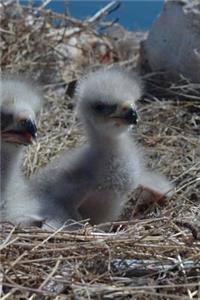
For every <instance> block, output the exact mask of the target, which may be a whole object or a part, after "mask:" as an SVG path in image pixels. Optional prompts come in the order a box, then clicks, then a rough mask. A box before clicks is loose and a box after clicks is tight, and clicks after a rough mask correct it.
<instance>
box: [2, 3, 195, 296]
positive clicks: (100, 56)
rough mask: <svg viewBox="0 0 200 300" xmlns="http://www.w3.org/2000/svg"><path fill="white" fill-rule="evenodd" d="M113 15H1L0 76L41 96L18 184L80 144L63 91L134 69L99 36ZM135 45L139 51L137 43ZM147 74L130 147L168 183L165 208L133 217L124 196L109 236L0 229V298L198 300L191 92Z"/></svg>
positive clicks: (16, 10) (23, 10)
mask: <svg viewBox="0 0 200 300" xmlns="http://www.w3.org/2000/svg"><path fill="white" fill-rule="evenodd" d="M114 6H115V4H114V3H113V4H112V6H110V7H108V10H107V9H106V10H105V11H104V12H103V14H102V12H101V13H99V12H97V14H96V15H95V16H93V17H91V18H89V22H88V20H84V21H81V22H80V21H79V20H75V19H74V18H72V17H71V16H69V15H67V14H57V13H54V12H51V11H49V10H45V9H44V7H40V8H38V9H36V8H33V7H31V6H29V8H27V7H24V6H22V5H18V4H16V3H15V1H7V3H6V2H4V6H1V36H2V39H1V48H2V53H1V66H2V70H3V71H4V72H11V73H30V74H32V77H33V78H34V79H36V80H38V81H39V82H41V85H42V87H43V89H44V98H45V102H44V107H43V110H42V112H41V114H40V116H39V122H38V127H39V139H38V143H37V144H35V145H33V146H31V147H29V148H28V149H27V150H26V156H25V161H24V170H25V173H26V175H27V176H29V175H31V174H33V173H34V172H35V171H37V170H38V169H39V168H40V167H42V166H44V165H45V164H47V163H48V161H49V160H50V159H53V158H54V157H55V156H56V155H58V154H59V152H60V151H62V150H63V149H66V148H73V147H75V146H77V145H79V144H81V143H83V142H84V140H85V138H84V133H83V130H82V127H81V125H80V124H78V122H77V120H76V119H75V117H74V114H73V111H74V106H75V103H74V102H73V99H71V98H70V97H69V96H67V93H66V91H67V87H68V83H69V82H71V81H72V80H74V79H77V78H79V77H80V75H81V74H82V73H84V72H85V70H87V69H89V68H93V67H95V68H96V67H98V66H99V65H102V63H106V64H113V63H118V64H122V65H125V66H128V67H133V66H135V63H136V62H137V54H135V56H134V57H133V58H132V59H131V60H130V58H129V57H128V58H127V60H125V58H124V56H123V59H124V60H122V56H121V54H120V51H118V48H117V40H116V39H114V38H113V37H112V36H108V35H107V34H106V32H105V34H104V35H99V34H98V31H97V29H98V28H100V27H102V26H104V27H105V26H107V27H110V26H112V22H110V23H105V22H104V21H103V20H102V17H103V15H104V14H106V13H108V11H109V10H112V8H113V7H114ZM72 37H73V40H72V39H71V38H72ZM90 41H92V42H91V43H90ZM72 42H73V43H74V44H73V45H72ZM120 42H121V41H120ZM69 43H71V47H72V46H73V50H74V51H71V52H70V49H69V47H68V48H66V45H68V44H69ZM74 45H75V46H74ZM134 45H135V47H136V49H138V42H137V40H134ZM131 47H133V45H131ZM131 49H132V48H131ZM75 50H77V51H75ZM135 52H136V53H138V50H137V51H135ZM154 75H155V74H150V75H148V76H146V77H148V78H146V79H147V80H148V86H147V91H146V95H145V97H144V99H143V101H141V102H140V103H138V107H139V112H140V118H141V121H140V123H139V126H138V129H137V132H136V133H134V138H136V139H137V140H139V141H140V143H142V144H143V145H144V147H145V150H146V152H147V157H149V158H150V159H147V161H148V163H149V165H150V166H151V167H152V168H155V169H157V170H160V171H161V172H162V173H164V174H166V175H167V176H169V177H170V178H171V179H172V180H173V181H174V183H175V184H176V189H175V190H174V194H173V196H172V197H171V199H169V201H168V202H167V203H166V204H165V205H164V206H163V207H159V206H158V205H151V206H150V207H148V208H147V209H146V210H145V211H144V212H143V213H142V214H141V215H137V214H136V215H135V200H134V197H130V201H129V202H128V204H127V206H126V208H125V210H124V213H123V215H122V217H121V218H120V221H118V222H115V223H113V224H107V225H108V227H109V228H110V230H108V232H104V231H103V229H102V227H101V225H99V226H97V227H94V228H92V227H91V226H90V225H89V224H87V223H86V225H85V226H84V229H82V230H80V231H77V232H68V231H67V228H65V230H63V231H61V230H58V231H56V232H53V233H52V232H47V231H42V230H41V229H38V228H24V229H20V228H17V227H14V226H12V225H11V224H2V244H1V248H0V249H1V277H0V280H1V281H2V295H1V299H31V300H32V299H60V300H61V299H62V300H63V299H140V300H143V299H150V300H151V299H152V300H154V299H199V298H200V271H199V270H200V234H199V232H200V198H199V190H200V162H199V157H200V139H199V134H200V128H199V125H200V114H199V111H200V102H199V98H200V95H199V85H194V84H191V83H189V82H184V84H183V83H182V82H181V83H177V84H172V83H166V82H163V80H162V78H161V79H160V77H159V79H158V77H155V76H154ZM157 75H158V74H157Z"/></svg>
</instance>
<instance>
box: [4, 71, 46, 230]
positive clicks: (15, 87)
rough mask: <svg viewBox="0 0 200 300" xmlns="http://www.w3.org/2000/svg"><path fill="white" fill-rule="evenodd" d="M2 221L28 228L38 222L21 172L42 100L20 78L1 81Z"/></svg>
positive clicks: (35, 205)
mask: <svg viewBox="0 0 200 300" xmlns="http://www.w3.org/2000/svg"><path fill="white" fill-rule="evenodd" d="M0 91H1V93H0V114H1V119H0V122H1V149H0V152H1V164H0V172H1V203H0V209H1V220H2V221H8V222H11V223H14V224H22V225H29V224H32V223H33V222H38V221H39V217H38V213H37V201H36V199H35V196H34V195H33V194H31V190H30V188H29V184H28V181H27V180H26V179H25V177H24V175H23V172H22V169H21V168H22V163H23V155H24V151H23V150H24V146H27V145H30V144H31V143H32V142H33V140H35V139H36V136H37V127H36V113H37V112H38V111H39V110H40V107H41V103H42V97H41V95H40V93H39V92H38V91H36V88H35V87H33V86H32V85H31V84H30V83H28V82H26V81H25V80H24V79H22V78H20V77H19V76H11V75H10V76H9V75H5V76H3V75H2V76H1V78H0Z"/></svg>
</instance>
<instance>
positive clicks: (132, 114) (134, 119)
mask: <svg viewBox="0 0 200 300" xmlns="http://www.w3.org/2000/svg"><path fill="white" fill-rule="evenodd" d="M125 119H126V121H127V122H128V124H133V125H136V124H137V123H138V114H137V112H136V111H135V110H134V109H132V108H131V109H129V110H128V111H127V112H126V114H125Z"/></svg>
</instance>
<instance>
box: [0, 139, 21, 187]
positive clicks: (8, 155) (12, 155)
mask: <svg viewBox="0 0 200 300" xmlns="http://www.w3.org/2000/svg"><path fill="white" fill-rule="evenodd" d="M21 150H22V147H21V146H20V145H16V144H11V143H6V142H4V141H1V167H0V169H1V191H4V189H5V186H6V184H7V182H8V179H9V178H10V174H11V172H12V171H13V169H15V167H16V165H17V164H19V161H20V155H21V153H22V151H21Z"/></svg>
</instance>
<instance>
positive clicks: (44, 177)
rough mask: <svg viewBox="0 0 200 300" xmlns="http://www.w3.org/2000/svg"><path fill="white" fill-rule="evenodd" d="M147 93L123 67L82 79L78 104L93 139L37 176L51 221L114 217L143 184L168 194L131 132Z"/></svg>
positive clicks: (36, 185) (94, 220) (36, 187)
mask: <svg viewBox="0 0 200 300" xmlns="http://www.w3.org/2000/svg"><path fill="white" fill-rule="evenodd" d="M141 95H142V88H141V83H140V79H139V78H138V77H137V75H136V74H133V73H132V74H130V73H129V72H128V71H124V70H121V69H117V68H112V69H101V70H98V71H96V72H94V73H90V74H88V75H87V76H86V77H85V78H83V79H82V80H81V81H80V83H79V84H78V87H77V90H76V98H77V101H78V105H77V109H78V114H79V117H80V119H81V120H82V122H83V124H84V127H85V130H86V134H87V144H86V145H84V146H83V147H82V148H81V149H79V150H75V151H71V152H65V153H63V154H62V155H61V156H60V157H58V158H57V159H55V160H54V161H53V162H52V163H50V164H49V165H48V166H47V167H46V168H44V169H43V170H41V171H40V172H39V173H38V174H37V175H36V176H34V177H33V179H32V186H33V188H34V190H36V191H37V193H38V191H39V197H40V198H41V199H40V202H41V205H42V208H41V215H42V217H43V218H44V219H46V221H47V223H49V224H50V225H52V226H55V227H59V226H61V225H62V224H63V223H64V222H66V221H68V220H69V219H72V220H76V221H80V220H81V219H86V218H89V219H90V221H91V223H92V224H98V223H101V222H107V221H113V220H116V218H117V217H118V216H119V215H120V213H121V211H122V209H123V206H124V204H125V203H126V201H127V195H128V194H129V193H130V192H131V191H133V190H134V189H135V188H136V187H137V186H139V185H140V184H142V185H144V186H146V187H148V188H149V189H150V190H151V189H156V192H158V193H159V194H162V195H163V194H164V193H166V192H167V191H168V190H169V189H170V183H169V182H168V181H167V179H165V177H162V176H160V175H155V174H153V175H152V173H151V172H149V171H146V169H145V167H144V166H143V161H142V160H143V159H142V157H141V150H140V148H139V147H138V146H137V144H135V143H134V141H133V138H132V137H131V134H130V130H129V129H130V127H132V126H135V125H136V124H137V120H138V116H137V112H136V106H135V102H136V101H137V100H138V99H139V98H140V97H141ZM155 180H156V182H154V181H155Z"/></svg>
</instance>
